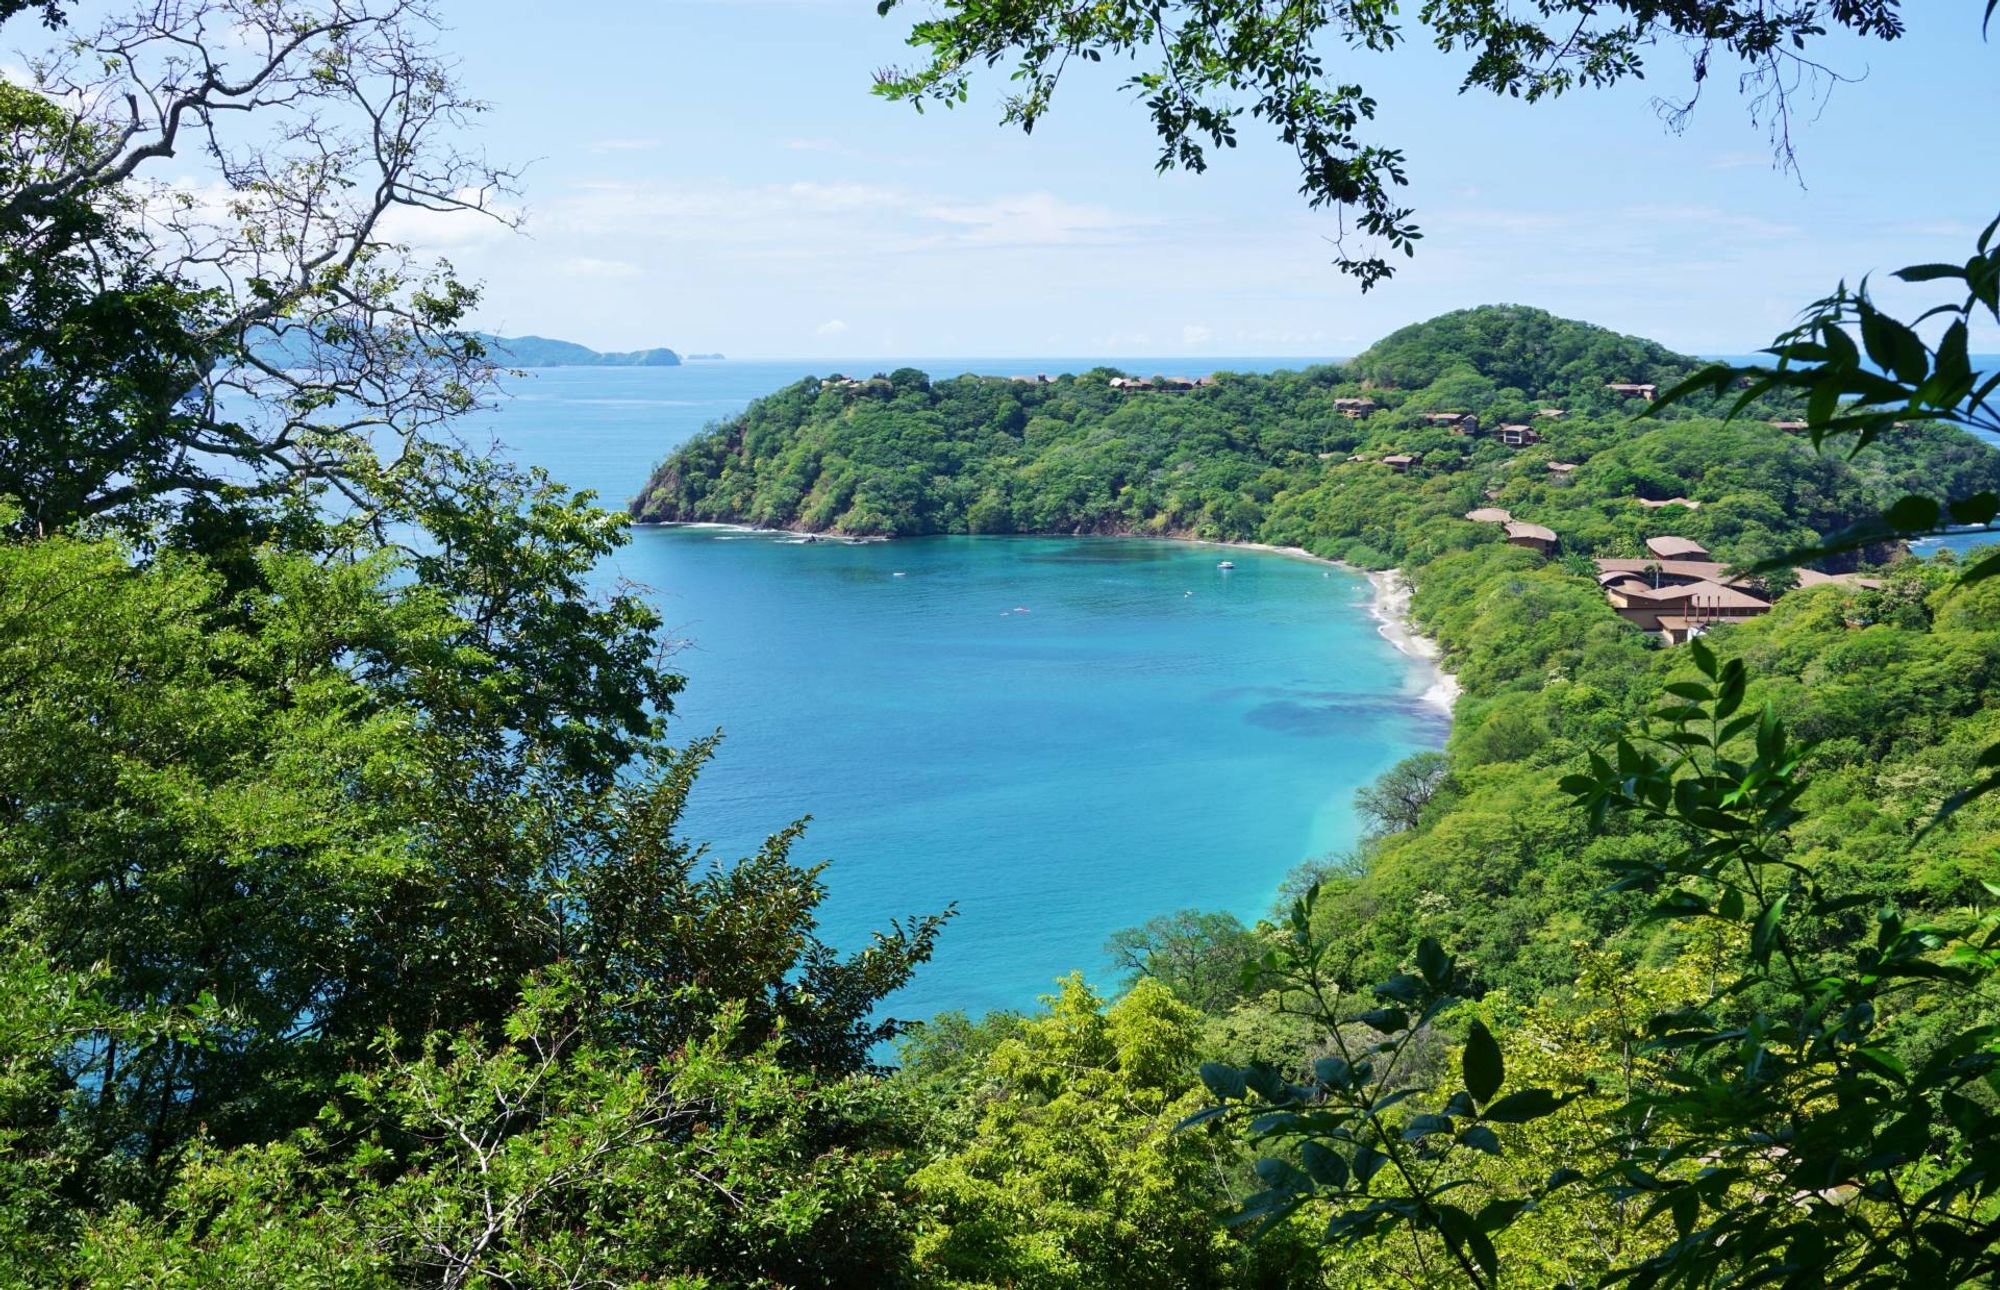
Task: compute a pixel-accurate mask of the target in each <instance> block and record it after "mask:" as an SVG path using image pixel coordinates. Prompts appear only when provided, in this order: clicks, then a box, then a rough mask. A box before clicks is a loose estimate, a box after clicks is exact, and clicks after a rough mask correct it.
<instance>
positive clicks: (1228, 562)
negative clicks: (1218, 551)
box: [1215, 560, 1236, 569]
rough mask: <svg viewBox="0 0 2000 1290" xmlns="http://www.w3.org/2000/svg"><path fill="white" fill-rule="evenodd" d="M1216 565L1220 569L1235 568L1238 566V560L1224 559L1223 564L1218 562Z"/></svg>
mask: <svg viewBox="0 0 2000 1290" xmlns="http://www.w3.org/2000/svg"><path fill="white" fill-rule="evenodd" d="M1215 567H1216V568H1218V569H1234V568H1235V567H1236V562H1235V561H1233V560H1224V561H1223V562H1222V563H1221V564H1218V565H1216V566H1215Z"/></svg>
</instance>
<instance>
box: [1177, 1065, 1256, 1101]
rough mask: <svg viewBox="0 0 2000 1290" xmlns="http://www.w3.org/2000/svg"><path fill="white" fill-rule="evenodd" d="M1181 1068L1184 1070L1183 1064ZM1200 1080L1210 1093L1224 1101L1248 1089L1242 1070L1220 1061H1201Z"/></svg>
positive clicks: (1238, 1096) (1236, 1096) (1240, 1094)
mask: <svg viewBox="0 0 2000 1290" xmlns="http://www.w3.org/2000/svg"><path fill="white" fill-rule="evenodd" d="M1181 1069H1182V1070H1186V1069H1187V1067H1185V1066H1183V1067H1181ZM1201 1082H1202V1083H1203V1084H1206V1085H1207V1086H1208V1091H1209V1092H1210V1093H1213V1094H1214V1095H1215V1096H1217V1097H1219V1098H1221V1099H1223V1100H1224V1101H1229V1100H1232V1099H1235V1098H1240V1097H1242V1096H1243V1095H1244V1094H1245V1093H1246V1092H1248V1091H1249V1085H1248V1083H1247V1081H1246V1080H1245V1079H1244V1077H1243V1072H1242V1071H1240V1070H1238V1069H1236V1068H1235V1067H1234V1066H1225V1065H1223V1064H1222V1063H1221V1062H1203V1063H1202V1064H1201Z"/></svg>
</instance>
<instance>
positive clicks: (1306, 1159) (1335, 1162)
mask: <svg viewBox="0 0 2000 1290" xmlns="http://www.w3.org/2000/svg"><path fill="white" fill-rule="evenodd" d="M1299 1163H1300V1164H1302V1165H1304V1166H1305V1169H1306V1173H1307V1174H1309V1175H1311V1177H1312V1179H1313V1181H1315V1182H1320V1183H1324V1184H1326V1185H1327V1186H1328V1187H1345V1186H1346V1185H1347V1161H1345V1160H1343V1159H1341V1157H1340V1153H1339V1152H1337V1151H1335V1150H1333V1149H1332V1148H1330V1147H1328V1146H1326V1145H1325V1144H1324V1143H1319V1142H1308V1143H1306V1144H1305V1146H1303V1147H1301V1148H1299Z"/></svg>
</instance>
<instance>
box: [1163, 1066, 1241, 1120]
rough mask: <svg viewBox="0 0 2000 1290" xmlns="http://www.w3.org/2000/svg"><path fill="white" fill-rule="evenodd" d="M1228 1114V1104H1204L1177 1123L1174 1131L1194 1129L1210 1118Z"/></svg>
mask: <svg viewBox="0 0 2000 1290" xmlns="http://www.w3.org/2000/svg"><path fill="white" fill-rule="evenodd" d="M1182 1069H1183V1070H1185V1069H1186V1068H1185V1067H1183V1068H1182ZM1227 1114H1229V1108H1228V1107H1226V1106H1204V1107H1203V1108H1201V1110H1199V1111H1196V1112H1195V1113H1194V1114H1193V1115H1190V1116H1187V1117H1186V1118H1185V1119H1183V1120H1181V1122H1180V1123H1178V1124H1176V1125H1175V1126H1174V1132H1175V1133H1179V1132H1180V1131H1181V1130H1183V1129H1192V1128H1194V1127H1195V1126H1196V1125H1201V1124H1207V1123H1208V1122H1209V1121H1210V1120H1213V1119H1216V1118H1218V1117H1220V1116H1224V1115H1227Z"/></svg>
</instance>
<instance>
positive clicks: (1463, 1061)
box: [1182, 1019, 1506, 1103]
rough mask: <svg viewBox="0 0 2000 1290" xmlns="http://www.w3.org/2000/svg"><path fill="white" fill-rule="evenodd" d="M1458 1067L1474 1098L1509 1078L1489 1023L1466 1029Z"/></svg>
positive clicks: (1493, 1090)
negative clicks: (1488, 1026) (1489, 1028)
mask: <svg viewBox="0 0 2000 1290" xmlns="http://www.w3.org/2000/svg"><path fill="white" fill-rule="evenodd" d="M1459 1067H1460V1070H1461V1071H1462V1073H1463V1074H1464V1076H1465V1091H1466V1092H1468V1093H1470V1094H1472V1100H1473V1101H1475V1102H1482V1103H1483V1102H1487V1101H1490V1100H1492V1097H1493V1095H1494V1094H1495V1093H1498V1092H1499V1091H1500V1084H1501V1082H1502V1081H1503V1080H1504V1079H1505V1078H1506V1064H1505V1063H1504V1062H1503V1061H1502V1059H1501V1056H1500V1041H1499V1040H1497V1039H1495V1038H1494V1037H1493V1032H1492V1031H1490V1030H1488V1029H1487V1028H1486V1023H1484V1022H1482V1021H1479V1020H1477V1019H1475V1020H1474V1021H1473V1023H1472V1026H1471V1028H1470V1029H1469V1030H1468V1031H1467V1032H1466V1035H1465V1050H1464V1051H1463V1052H1462V1053H1460V1054H1459ZM1182 1069H1186V1068H1185V1067H1183V1068H1182Z"/></svg>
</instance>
